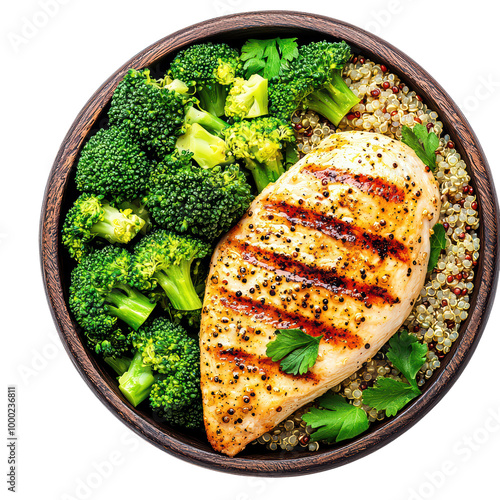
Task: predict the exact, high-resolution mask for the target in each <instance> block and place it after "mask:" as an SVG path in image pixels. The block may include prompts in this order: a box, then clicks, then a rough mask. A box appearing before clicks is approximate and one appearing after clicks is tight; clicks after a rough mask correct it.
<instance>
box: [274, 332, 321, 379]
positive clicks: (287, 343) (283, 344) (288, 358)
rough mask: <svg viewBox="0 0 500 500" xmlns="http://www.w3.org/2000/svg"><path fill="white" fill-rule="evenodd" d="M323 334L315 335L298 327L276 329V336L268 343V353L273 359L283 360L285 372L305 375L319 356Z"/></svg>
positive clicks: (282, 367) (281, 364)
mask: <svg viewBox="0 0 500 500" xmlns="http://www.w3.org/2000/svg"><path fill="white" fill-rule="evenodd" d="M322 338H323V335H320V336H318V337H313V336H312V335H308V334H307V333H305V332H303V331H302V330H300V329H298V328H292V329H290V330H276V338H275V340H272V341H271V342H269V344H267V349H266V355H267V356H269V357H270V358H271V359H272V360H273V361H279V360H281V363H280V367H281V369H282V370H283V371H284V372H285V373H289V374H291V375H299V374H300V375H303V374H304V373H306V372H307V371H308V370H309V368H311V367H312V366H313V365H314V363H316V358H317V357H318V350H319V342H320V340H321V339H322Z"/></svg>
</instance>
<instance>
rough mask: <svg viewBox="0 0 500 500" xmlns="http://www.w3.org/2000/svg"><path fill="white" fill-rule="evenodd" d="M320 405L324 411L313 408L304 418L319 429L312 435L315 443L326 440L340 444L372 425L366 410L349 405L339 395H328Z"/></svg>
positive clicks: (321, 400) (322, 399) (320, 401)
mask: <svg viewBox="0 0 500 500" xmlns="http://www.w3.org/2000/svg"><path fill="white" fill-rule="evenodd" d="M319 405H320V406H321V407H322V408H323V409H319V408H311V410H310V411H309V412H308V413H306V414H304V415H303V416H302V419H303V420H304V421H305V422H306V423H307V424H308V425H310V426H311V427H312V428H314V429H317V430H316V432H314V433H313V434H311V439H313V440H315V441H320V440H322V439H325V440H327V441H328V442H329V443H332V442H333V441H336V442H337V443H338V442H339V441H343V440H344V439H351V438H353V437H355V436H357V435H358V434H361V433H362V432H364V431H366V430H367V429H368V427H369V425H370V424H369V421H368V417H367V416H366V413H365V411H364V410H362V409H361V408H357V407H356V406H353V405H351V404H349V403H347V402H346V400H345V399H344V398H343V397H342V396H339V395H338V394H331V393H327V394H326V395H325V396H323V397H322V398H321V399H320V400H319Z"/></svg>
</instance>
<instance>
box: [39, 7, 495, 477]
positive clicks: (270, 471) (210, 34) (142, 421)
mask: <svg viewBox="0 0 500 500" xmlns="http://www.w3.org/2000/svg"><path fill="white" fill-rule="evenodd" d="M271 36H272V37H275V36H296V37H299V38H300V39H301V40H317V39H325V38H326V39H344V40H346V41H347V42H349V43H350V44H351V46H352V48H353V51H354V52H355V53H361V54H364V55H365V56H368V57H370V58H371V59H373V60H375V61H379V62H383V63H384V64H386V65H387V66H388V67H389V68H390V69H391V70H392V71H393V72H395V73H397V74H399V75H400V76H401V77H403V79H404V81H405V82H406V83H407V84H408V85H409V86H410V87H411V88H412V89H413V90H415V91H417V92H418V93H419V94H420V95H422V96H424V101H425V102H426V103H427V104H428V105H429V107H430V108H432V109H434V110H435V111H437V112H438V113H439V116H440V119H441V120H442V121H443V124H444V127H445V130H446V131H447V132H448V133H449V134H450V135H451V137H452V139H453V141H454V142H455V144H456V145H457V147H458V151H459V152H460V154H461V155H462V158H463V159H464V160H465V162H466V163H467V165H468V166H469V171H470V173H471V176H472V185H473V186H474V188H475V190H476V193H477V196H478V200H479V212H480V217H481V225H480V238H481V257H480V260H479V263H478V266H479V269H478V272H477V273H476V280H475V288H474V294H473V297H472V305H471V308H470V315H469V318H468V319H467V321H466V322H465V324H463V325H462V328H461V330H460V337H459V339H458V340H457V341H456V342H455V343H454V344H453V348H452V350H451V352H450V353H449V354H447V355H446V357H445V358H444V359H443V360H442V367H441V369H439V370H438V371H437V372H436V373H435V374H434V375H433V377H432V378H431V379H430V380H429V381H428V382H427V383H426V385H425V389H424V391H423V394H422V395H421V396H420V397H419V398H418V399H416V400H415V401H414V402H413V403H412V404H411V405H409V406H408V407H407V408H406V409H405V410H404V411H402V412H401V413H399V414H398V415H397V416H396V417H394V418H391V419H388V420H387V421H384V422H382V423H378V424H375V425H373V426H372V427H371V428H370V430H369V431H367V432H366V433H365V434H364V435H362V436H360V437H358V438H356V439H353V440H351V441H348V442H346V443H345V444H341V445H336V446H330V447H324V448H322V449H321V451H319V452H314V453H311V452H285V453H279V452H267V453H266V452H264V451H262V449H261V448H260V447H253V446H248V448H247V450H245V451H244V452H242V453H241V454H240V455H238V456H237V457H235V458H229V457H226V456H223V455H220V454H218V453H216V452H214V451H213V450H212V448H211V447H210V445H209V443H208V442H207V439H206V437H205V436H204V435H201V434H200V435H195V434H192V433H191V434H190V433H187V432H183V431H180V430H177V429H173V428H171V427H168V426H166V425H163V424H161V423H159V422H155V420H154V419H153V418H152V417H151V415H149V414H148V413H146V412H143V411H140V410H137V409H135V408H133V407H132V406H131V405H130V404H129V403H128V402H127V401H126V400H125V399H124V398H123V397H122V395H121V394H120V392H119V391H118V388H117V384H116V381H115V378H114V377H113V376H111V375H110V373H109V372H108V370H107V368H106V367H105V366H103V365H102V364H101V363H100V362H99V361H98V360H96V358H95V356H93V355H92V353H90V352H89V351H88V349H87V348H86V346H85V344H84V343H83V342H82V339H81V335H80V332H79V328H78V327H77V325H76V324H75V322H74V320H73V318H72V316H71V314H70V312H69V310H68V305H67V292H68V279H69V276H68V274H69V272H68V271H69V269H70V266H71V263H70V262H69V260H67V257H66V255H65V252H60V227H61V214H63V215H64V214H65V212H66V210H67V208H68V205H69V203H70V202H71V201H73V200H74V199H75V197H76V193H75V191H74V187H73V179H74V170H75V169H74V166H75V160H76V158H77V157H78V153H79V151H80V148H81V146H82V143H83V142H84V141H85V139H86V138H87V137H88V135H89V134H90V133H91V131H92V130H93V129H96V128H98V127H99V126H101V124H102V123H103V122H104V120H105V116H106V112H107V106H108V103H109V101H110V99H111V95H112V93H113V90H114V88H115V87H116V85H117V83H118V82H119V81H120V80H121V78H122V77H123V75H124V74H125V73H126V71H127V70H128V69H129V68H144V67H146V66H149V67H151V68H152V69H153V71H159V72H161V71H162V70H165V68H166V65H167V64H168V62H169V60H170V58H171V56H172V54H173V53H175V52H176V51H177V50H179V49H182V48H183V47H185V46H187V45H189V44H192V43H197V42H203V41H207V40H212V41H217V40H225V41H235V42H238V41H243V40H245V39H247V38H249V37H271ZM40 232H41V234H40V236H41V237H40V250H41V261H42V271H43V279H44V283H45V289H46V293H47V298H48V301H49V305H50V309H51V312H52V315H53V318H54V321H55V323H56V326H57V328H58V330H59V334H60V336H61V339H62V341H63V344H64V347H65V348H66V351H67V352H68V354H69V356H70V357H71V360H72V361H73V363H74V364H75V366H76V368H77V369H78V371H79V372H80V374H81V375H82V377H83V378H84V380H85V381H86V382H87V384H88V385H89V386H90V388H91V389H92V390H93V391H94V393H95V394H96V395H97V397H98V398H99V399H100V400H101V401H102V402H103V403H104V404H105V405H106V406H107V407H108V408H109V409H110V410H111V411H112V412H113V413H114V414H115V415H116V416H117V417H118V418H119V419H121V420H122V421H123V422H125V423H126V424H127V425H128V426H129V427H130V428H131V429H132V430H134V431H135V432H137V433H138V434H140V435H142V436H143V437H144V438H146V439H148V440H149V441H150V442H151V443H153V444H154V445H155V446H157V447H158V448H161V449H162V450H165V451H167V452H168V453H171V454H172V455H175V456H177V457H179V458H181V459H183V460H186V461H188V462H191V463H194V464H197V465H202V466H205V467H208V468H211V469H216V470H219V471H225V472H232V473H238V474H248V475H259V476H264V475H265V476H291V475H298V474H307V473H312V472H319V471H323V470H326V469H330V468H333V467H338V466H340V465H343V464H346V463H348V462H351V461H353V460H355V459H357V458H360V457H362V456H364V455H367V454H368V453H371V452H372V451H375V450H377V449H378V448H380V447H382V446H383V445H385V444H387V443H389V442H390V441H391V440H393V439H394V438H395V437H397V436H398V435H400V434H402V433H403V432H404V431H405V430H407V429H408V428H409V427H411V426H412V425H413V424H415V423H416V422H417V421H418V420H419V419H421V418H422V417H423V416H424V415H425V414H426V413H427V412H428V411H429V410H431V409H432V408H433V407H434V405H436V403H437V402H438V401H439V400H440V399H441V398H442V397H443V396H444V394H445V393H446V392H447V391H448V390H449V389H450V387H451V386H452V385H453V383H454V382H455V381H456V380H457V378H458V376H459V375H460V373H461V372H462V370H463V369H464V367H465V365H466V364H467V362H468V361H469V359H470V357H471V355H472V353H473V352H474V349H475V348H476V346H477V343H478V341H479V338H480V336H481V333H482V331H483V329H484V327H485V325H486V321H487V319H488V315H489V312H490V308H491V304H492V303H493V298H494V295H495V289H496V284H497V276H498V243H499V240H498V206H497V198H496V194H495V188H494V186H493V180H492V177H491V173H490V170H489V167H488V163H487V161H486V158H485V157H484V154H483V151H482V149H481V146H480V145H479V142H478V140H477V138H476V136H475V134H474V132H473V131H472V130H471V127H470V125H469V123H468V122H467V120H466V119H465V117H464V116H463V114H462V113H461V111H460V110H459V109H458V107H457V106H456V104H455V103H454V102H453V101H452V99H451V98H450V96H449V95H448V94H447V93H446V92H445V91H444V90H443V89H442V88H441V87H440V85H439V84H438V83H437V82H436V81H435V80H434V79H433V78H432V77H431V76H430V75H429V74H428V73H427V72H426V71H425V70H424V69H422V68H421V67H420V66H419V65H418V64H416V63H415V62H414V61H413V60H411V59H410V58H409V57H407V56H406V55H405V54H403V53H402V52H400V51H399V50H398V49H396V48H395V47H393V46H391V45H390V44H388V43H387V42H384V41H383V40H381V39H380V38H378V37H376V36H374V35H372V34H370V33H367V32H366V31H363V30H361V29H360V28H357V27H355V26H351V25H349V24H346V23H343V22H341V21H336V20H334V19H330V18H327V17H323V16H316V15H312V14H305V13H299V12H287V11H267V12H251V13H245V14H237V15H233V16H227V17H222V18H217V19H212V20H210V21H206V22H204V23H200V24H196V25H194V26H191V27H189V28H186V29H183V30H181V31H178V32H177V33H174V34H173V35H170V36H167V37H165V38H164V39H162V40H160V41H159V42H157V43H155V44H153V45H151V46H150V47H148V48H146V49H144V50H143V51H142V52H140V53H139V54H137V55H136V56H135V57H133V58H132V59H130V61H128V62H127V63H126V64H125V65H124V66H122V67H121V68H120V69H119V70H118V71H116V72H115V73H114V74H113V75H112V76H111V77H110V78H109V79H108V80H107V81H106V82H105V83H104V84H103V85H102V86H101V88H100V89H99V90H98V91H97V92H96V93H95V94H94V95H93V96H92V97H91V99H90V100H89V101H88V103H87V104H86V105H85V107H84V108H83V109H82V111H81V112H80V114H79V115H78V116H77V118H76V120H75V121H74V123H73V125H72V127H71V129H70V130H69V132H68V134H67V135H66V137H65V139H64V141H63V143H62V145H61V149H60V150H59V153H58V155H57V158H56V160H55V162H54V166H53V167H52V171H51V173H50V176H49V179H48V182H47V187H46V191H45V198H44V203H43V207H42V216H41V228H40Z"/></svg>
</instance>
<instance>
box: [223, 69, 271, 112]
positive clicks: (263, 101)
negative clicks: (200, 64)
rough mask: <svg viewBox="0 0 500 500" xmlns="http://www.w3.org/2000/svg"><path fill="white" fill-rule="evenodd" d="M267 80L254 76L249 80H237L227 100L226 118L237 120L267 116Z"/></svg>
mask: <svg viewBox="0 0 500 500" xmlns="http://www.w3.org/2000/svg"><path fill="white" fill-rule="evenodd" d="M267 85H268V82H267V79H265V78H262V77H261V76H259V75H257V74H254V75H252V76H251V77H250V78H249V79H248V80H243V78H236V79H235V80H234V84H233V86H232V87H231V90H230V91H229V95H228V97H227V100H226V107H225V113H226V116H232V117H234V118H235V119H242V118H256V117H258V116H262V115H267V113H268V109H267V108H268V102H267V99H268V95H267Z"/></svg>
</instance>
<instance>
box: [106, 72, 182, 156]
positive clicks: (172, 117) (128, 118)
mask: <svg viewBox="0 0 500 500" xmlns="http://www.w3.org/2000/svg"><path fill="white" fill-rule="evenodd" d="M170 89H176V90H170ZM184 89H185V85H184V86H181V85H180V83H179V82H175V84H174V82H172V81H170V82H169V80H167V79H163V80H155V79H153V78H151V76H150V73H149V70H147V69H145V70H135V69H131V70H129V72H128V73H127V74H126V75H125V77H124V78H123V80H122V81H121V82H120V83H119V84H118V86H117V87H116V90H115V92H114V94H113V98H112V99H111V108H110V110H109V123H110V124H111V125H117V126H120V127H121V128H123V129H127V130H128V131H129V132H130V134H131V135H132V137H134V138H135V139H136V140H137V141H138V142H139V143H140V144H141V146H142V147H144V148H146V149H147V150H149V151H152V152H153V153H155V154H156V156H157V157H158V158H162V157H163V156H165V155H166V154H168V153H169V152H170V151H171V150H172V149H173V148H174V145H175V140H176V137H177V136H179V135H180V134H181V127H182V124H183V122H184V106H185V105H186V103H187V101H188V99H189V96H187V95H185V94H182V93H180V92H178V90H184Z"/></svg>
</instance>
